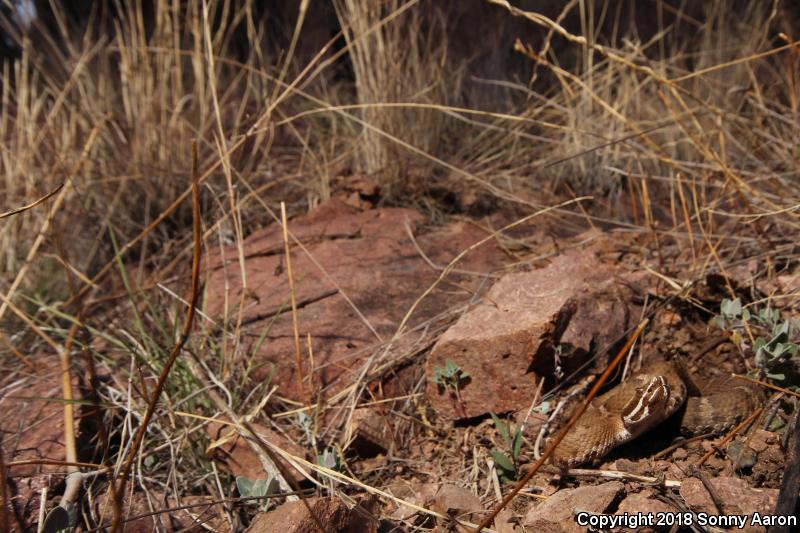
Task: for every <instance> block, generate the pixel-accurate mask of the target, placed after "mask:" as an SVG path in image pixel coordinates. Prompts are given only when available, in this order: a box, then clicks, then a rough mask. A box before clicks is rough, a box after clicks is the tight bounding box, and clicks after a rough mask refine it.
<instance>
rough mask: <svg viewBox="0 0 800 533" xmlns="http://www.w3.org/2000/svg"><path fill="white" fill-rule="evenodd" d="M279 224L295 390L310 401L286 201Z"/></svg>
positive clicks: (283, 203) (282, 205) (282, 206)
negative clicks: (290, 308)
mask: <svg viewBox="0 0 800 533" xmlns="http://www.w3.org/2000/svg"><path fill="white" fill-rule="evenodd" d="M281 226H282V227H283V251H284V256H285V257H286V276H287V278H288V280H289V300H290V301H291V304H292V331H293V332H294V364H295V369H296V372H297V392H298V394H300V397H301V398H304V399H305V400H306V402H308V403H310V402H311V398H310V397H309V395H308V394H309V393H308V392H307V391H306V387H305V385H304V382H303V357H302V355H301V352H300V329H299V325H298V323H297V298H296V296H295V290H294V275H293V274H292V251H291V247H290V242H289V223H288V222H287V221H286V203H285V202H281Z"/></svg>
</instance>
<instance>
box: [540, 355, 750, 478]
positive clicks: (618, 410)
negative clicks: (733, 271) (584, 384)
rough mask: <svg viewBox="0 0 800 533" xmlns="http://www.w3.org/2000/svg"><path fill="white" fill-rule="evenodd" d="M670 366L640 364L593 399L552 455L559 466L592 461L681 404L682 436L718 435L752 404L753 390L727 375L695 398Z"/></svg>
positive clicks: (662, 420) (662, 363) (670, 412)
mask: <svg viewBox="0 0 800 533" xmlns="http://www.w3.org/2000/svg"><path fill="white" fill-rule="evenodd" d="M690 390H694V391H695V394H696V393H697V391H696V387H694V385H693V383H692V382H691V381H689V380H688V378H686V379H685V378H684V374H683V373H682V372H679V371H678V367H676V365H675V364H673V363H670V362H666V361H662V362H657V363H654V364H650V365H648V366H646V367H644V368H643V369H642V370H641V371H640V372H638V373H637V374H635V375H634V376H632V377H631V378H630V379H628V380H627V381H626V382H624V383H621V384H620V385H617V386H616V387H614V388H613V389H611V390H610V391H608V392H606V393H605V394H602V395H600V396H598V397H597V398H595V399H594V400H592V402H591V404H590V405H589V408H588V409H587V410H586V412H585V413H584V414H583V416H581V418H580V419H579V420H578V423H577V424H576V425H575V427H573V428H572V430H570V432H569V433H568V434H567V436H566V437H565V438H564V440H563V441H561V444H559V445H558V448H556V450H555V453H554V454H553V463H554V464H555V465H557V466H559V467H562V468H573V467H576V466H578V465H581V464H584V463H588V462H591V461H596V460H597V459H600V458H601V457H603V456H605V455H606V454H607V453H608V452H610V451H611V450H612V449H614V448H616V447H617V446H619V445H621V444H624V443H626V442H628V441H630V440H633V439H635V438H636V437H638V436H639V435H641V434H643V433H645V432H646V431H648V430H650V429H652V428H654V427H655V426H657V425H659V424H661V423H662V422H664V421H665V420H666V419H667V418H669V417H670V416H671V415H672V414H674V413H675V412H677V411H678V410H679V409H680V408H681V406H682V405H683V404H684V403H686V410H685V412H684V414H683V418H682V420H681V432H682V433H685V434H690V435H694V434H701V433H718V432H722V431H725V430H726V429H728V428H730V427H732V426H733V425H734V424H737V423H738V422H739V421H741V420H742V419H743V418H744V417H745V416H747V415H749V414H750V413H751V412H752V411H753V410H754V409H755V408H756V406H757V404H758V401H759V395H758V393H757V390H756V389H755V388H753V387H752V386H750V385H749V384H747V383H746V382H744V381H741V380H736V379H733V378H730V377H725V378H722V379H718V380H714V381H712V382H710V383H709V384H708V386H706V387H703V388H702V391H701V392H702V394H701V395H700V396H696V395H693V396H690V394H689V391H690Z"/></svg>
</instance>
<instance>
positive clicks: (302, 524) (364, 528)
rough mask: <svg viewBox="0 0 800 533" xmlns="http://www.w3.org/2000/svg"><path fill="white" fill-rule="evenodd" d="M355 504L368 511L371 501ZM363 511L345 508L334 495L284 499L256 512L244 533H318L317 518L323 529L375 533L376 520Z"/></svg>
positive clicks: (349, 532)
mask: <svg viewBox="0 0 800 533" xmlns="http://www.w3.org/2000/svg"><path fill="white" fill-rule="evenodd" d="M359 505H361V506H362V507H363V508H365V510H366V511H367V512H370V511H371V507H372V506H373V500H372V499H365V500H364V502H363V503H361V504H359ZM309 509H310V511H309ZM312 513H313V516H312ZM365 514H366V513H364V512H363V511H362V512H361V513H359V512H358V511H356V510H355V509H351V508H349V507H348V506H347V505H345V503H344V502H342V501H341V500H339V499H337V498H307V499H306V500H305V502H303V501H294V502H287V503H284V504H283V505H279V506H278V507H276V508H275V509H274V510H272V511H270V512H268V513H262V514H259V515H258V516H256V517H255V519H254V520H253V522H252V523H251V524H250V527H248V528H247V530H246V531H247V533H274V532H275V531H280V533H318V532H319V526H318V525H317V521H319V524H320V525H321V526H322V528H323V531H336V532H337V533H375V532H377V531H378V524H377V522H376V521H374V520H371V519H369V518H367V517H366V516H365ZM314 517H316V520H315V519H314Z"/></svg>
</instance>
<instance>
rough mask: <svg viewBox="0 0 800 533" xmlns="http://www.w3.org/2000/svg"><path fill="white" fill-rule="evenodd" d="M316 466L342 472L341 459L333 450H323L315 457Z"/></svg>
mask: <svg viewBox="0 0 800 533" xmlns="http://www.w3.org/2000/svg"><path fill="white" fill-rule="evenodd" d="M317 464H318V465H319V466H324V467H325V468H330V469H331V470H336V471H337V472H341V471H342V457H341V456H340V455H339V452H337V451H336V449H335V448H325V451H324V452H322V453H321V454H319V455H317Z"/></svg>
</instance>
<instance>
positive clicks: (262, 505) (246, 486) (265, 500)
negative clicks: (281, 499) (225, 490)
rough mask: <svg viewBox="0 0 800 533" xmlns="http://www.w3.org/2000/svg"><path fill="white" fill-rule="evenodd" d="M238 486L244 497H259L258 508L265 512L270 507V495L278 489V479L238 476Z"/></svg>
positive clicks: (240, 493)
mask: <svg viewBox="0 0 800 533" xmlns="http://www.w3.org/2000/svg"><path fill="white" fill-rule="evenodd" d="M236 488H237V489H239V495H240V496H241V497H242V498H259V500H258V509H259V510H260V511H262V512H263V511H266V510H267V508H269V502H270V498H269V496H270V495H272V494H275V492H276V491H277V490H278V481H277V480H276V479H272V478H267V479H255V480H253V479H249V478H246V477H244V476H237V477H236Z"/></svg>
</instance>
